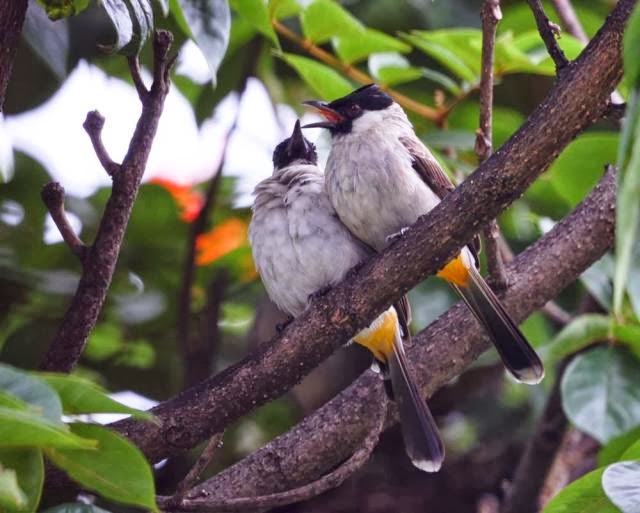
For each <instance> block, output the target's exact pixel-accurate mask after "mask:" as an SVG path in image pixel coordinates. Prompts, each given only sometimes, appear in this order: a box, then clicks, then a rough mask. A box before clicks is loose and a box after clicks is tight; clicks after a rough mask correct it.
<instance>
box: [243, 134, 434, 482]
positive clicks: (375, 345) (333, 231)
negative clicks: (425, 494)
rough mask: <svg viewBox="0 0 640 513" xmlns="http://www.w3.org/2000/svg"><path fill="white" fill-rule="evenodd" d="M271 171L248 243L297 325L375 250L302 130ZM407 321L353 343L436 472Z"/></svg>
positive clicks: (414, 450) (407, 436)
mask: <svg viewBox="0 0 640 513" xmlns="http://www.w3.org/2000/svg"><path fill="white" fill-rule="evenodd" d="M273 164H274V170H273V175H272V176H271V177H269V178H267V179H266V180H263V181H262V182H260V183H259V184H258V186H257V187H256V189H255V191H254V194H255V201H254V203H253V215H252V219H251V223H250V225H249V241H250V244H251V249H252V251H253V258H254V261H255V264H256V268H257V269H258V272H259V273H260V276H261V278H262V282H263V283H264V286H265V288H266V290H267V293H268V294H269V297H270V298H271V299H272V300H273V302H274V303H275V304H276V305H277V306H278V307H279V308H280V309H281V310H283V311H284V312H285V313H287V314H289V315H291V316H293V317H296V316H298V315H300V314H301V313H302V312H303V311H304V310H305V308H306V307H307V304H308V301H309V298H310V296H311V295H312V294H313V293H314V292H316V291H318V290H321V289H325V288H326V287H330V286H333V285H336V284H337V283H339V282H340V281H341V280H342V279H343V278H344V277H345V275H346V274H347V272H348V271H349V270H350V269H351V268H353V267H354V266H356V265H357V264H359V263H361V262H362V261H363V260H365V259H367V258H368V257H369V256H370V255H371V254H372V253H373V250H372V249H371V248H369V247H368V246H367V245H365V244H364V243H363V242H361V241H360V240H358V239H357V238H356V237H354V236H353V235H352V234H351V232H349V230H348V229H347V228H346V227H345V226H344V224H342V222H341V221H340V219H339V218H338V216H337V214H336V212H335V210H334V209H333V207H332V206H331V203H330V202H329V198H328V197H327V194H326V192H325V184H324V177H323V175H322V173H321V172H320V170H319V169H318V167H317V155H316V150H315V146H314V145H313V144H312V143H310V142H309V141H307V140H306V139H305V138H304V137H303V135H302V131H301V129H300V123H299V122H296V125H295V128H294V130H293V133H292V135H291V137H289V138H288V139H285V140H284V141H282V142H281V143H280V144H279V145H278V146H277V147H276V148H275V151H274V153H273ZM399 312H400V313H399ZM404 315H405V313H404V308H403V307H402V303H399V305H397V306H396V307H393V306H391V307H390V308H389V309H388V310H386V311H385V312H384V313H382V314H381V315H380V316H379V317H377V318H376V319H375V320H374V321H373V322H372V323H371V324H370V325H369V326H368V327H367V328H365V329H363V330H362V331H360V332H359V333H358V334H357V335H355V336H354V337H353V340H354V341H355V342H357V343H358V344H361V345H363V346H365V347H366V348H368V349H369V350H370V351H371V352H372V353H373V355H374V357H375V360H376V362H377V363H378V366H379V368H380V369H381V370H382V374H383V376H384V377H385V378H386V379H387V380H388V381H386V383H385V388H386V389H387V391H388V392H389V395H390V396H392V397H393V399H394V400H395V402H396V404H397V405H398V412H399V415H400V423H401V429H402V434H403V438H404V442H405V448H406V451H407V454H408V455H409V457H410V459H411V461H412V462H413V464H414V465H415V466H416V467H418V468H420V469H421V470H425V471H427V472H436V471H438V470H439V469H440V467H441V465H442V461H443V459H444V446H443V444H442V441H441V439H440V436H439V434H438V429H437V426H436V424H435V421H434V420H433V417H432V415H431V413H430V412H429V409H428V407H427V405H426V403H425V402H424V400H423V399H422V398H421V397H420V394H419V391H418V388H417V386H416V384H415V383H414V380H413V378H412V375H411V372H410V370H409V367H408V365H407V361H406V357H405V353H404V349H403V342H402V337H403V335H404V336H408V333H409V332H408V328H407V325H406V324H407V323H406V322H404V321H403V319H404ZM389 385H390V386H389Z"/></svg>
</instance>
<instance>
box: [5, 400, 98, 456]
mask: <svg viewBox="0 0 640 513" xmlns="http://www.w3.org/2000/svg"><path fill="white" fill-rule="evenodd" d="M0 447H3V448H4V447H9V448H11V447H41V448H46V447H62V448H67V449H80V448H82V449H91V448H93V447H95V443H94V442H92V441H91V440H86V439H84V438H81V437H79V436H76V435H74V434H73V433H71V432H70V431H68V430H67V429H66V426H65V425H64V424H63V425H61V424H58V423H56V422H52V421H51V420H49V419H46V418H44V417H42V416H40V415H37V414H35V413H31V412H24V411H19V410H12V409H7V408H3V407H0Z"/></svg>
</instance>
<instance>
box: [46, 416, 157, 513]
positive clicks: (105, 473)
mask: <svg viewBox="0 0 640 513" xmlns="http://www.w3.org/2000/svg"><path fill="white" fill-rule="evenodd" d="M71 430H72V432H73V433H75V434H76V435H79V436H82V437H85V438H90V439H93V440H97V442H98V447H97V449H96V450H92V451H87V450H64V449H50V450H47V451H46V453H47V456H48V457H49V458H51V460H52V461H53V462H54V463H55V464H56V465H57V466H59V467H61V468H63V469H64V470H65V471H66V472H67V473H68V474H69V476H71V478H73V479H74V480H76V481H78V482H79V483H80V484H81V485H83V486H85V487H86V488H88V489H90V490H94V491H96V492H98V493H99V494H100V495H102V496H104V497H105V498H107V499H111V500H113V501H116V502H121V503H124V504H131V505H135V506H140V507H142V508H146V509H151V510H152V511H156V512H157V511H158V507H157V505H156V502H155V485H154V482H153V474H152V473H151V468H150V467H149V464H148V463H147V460H146V459H145V457H144V456H143V455H142V453H141V452H140V451H139V450H138V448H137V447H135V446H134V445H133V444H132V443H131V442H129V441H128V440H127V439H126V438H124V437H122V436H120V435H118V434H116V433H114V432H113V431H110V430H109V429H107V428H104V427H102V426H98V425H95V424H72V425H71Z"/></svg>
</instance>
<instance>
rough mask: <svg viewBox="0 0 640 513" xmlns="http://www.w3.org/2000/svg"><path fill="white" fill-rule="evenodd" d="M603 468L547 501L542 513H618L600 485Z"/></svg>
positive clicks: (590, 473) (583, 477)
mask: <svg viewBox="0 0 640 513" xmlns="http://www.w3.org/2000/svg"><path fill="white" fill-rule="evenodd" d="M604 470H605V469H604V468H599V469H597V470H594V471H593V472H589V473H588V474H587V475H586V476H582V477H581V478H580V479H577V480H576V481H574V482H573V483H571V484H570V485H569V486H567V487H566V488H564V489H563V490H561V491H560V493H559V494H558V495H556V496H555V497H554V498H553V499H551V500H550V501H549V503H548V504H547V506H546V507H545V508H544V510H542V513H578V512H579V513H620V511H618V509H617V508H616V507H615V506H614V505H613V504H611V501H610V500H609V499H608V498H607V496H606V495H605V494H604V490H603V489H602V486H601V485H600V481H601V479H602V474H603V473H604Z"/></svg>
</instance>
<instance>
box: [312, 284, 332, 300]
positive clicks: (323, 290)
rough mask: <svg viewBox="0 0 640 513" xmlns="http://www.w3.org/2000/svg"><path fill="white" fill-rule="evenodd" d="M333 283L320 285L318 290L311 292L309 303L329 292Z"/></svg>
mask: <svg viewBox="0 0 640 513" xmlns="http://www.w3.org/2000/svg"><path fill="white" fill-rule="evenodd" d="M331 288H332V287H331V285H326V286H324V287H320V288H319V289H318V290H316V291H315V292H312V293H311V294H309V297H308V298H307V299H308V301H309V303H312V302H313V301H315V300H316V299H320V298H321V297H322V296H324V295H325V294H326V293H327V292H329V291H330V290H331Z"/></svg>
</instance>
